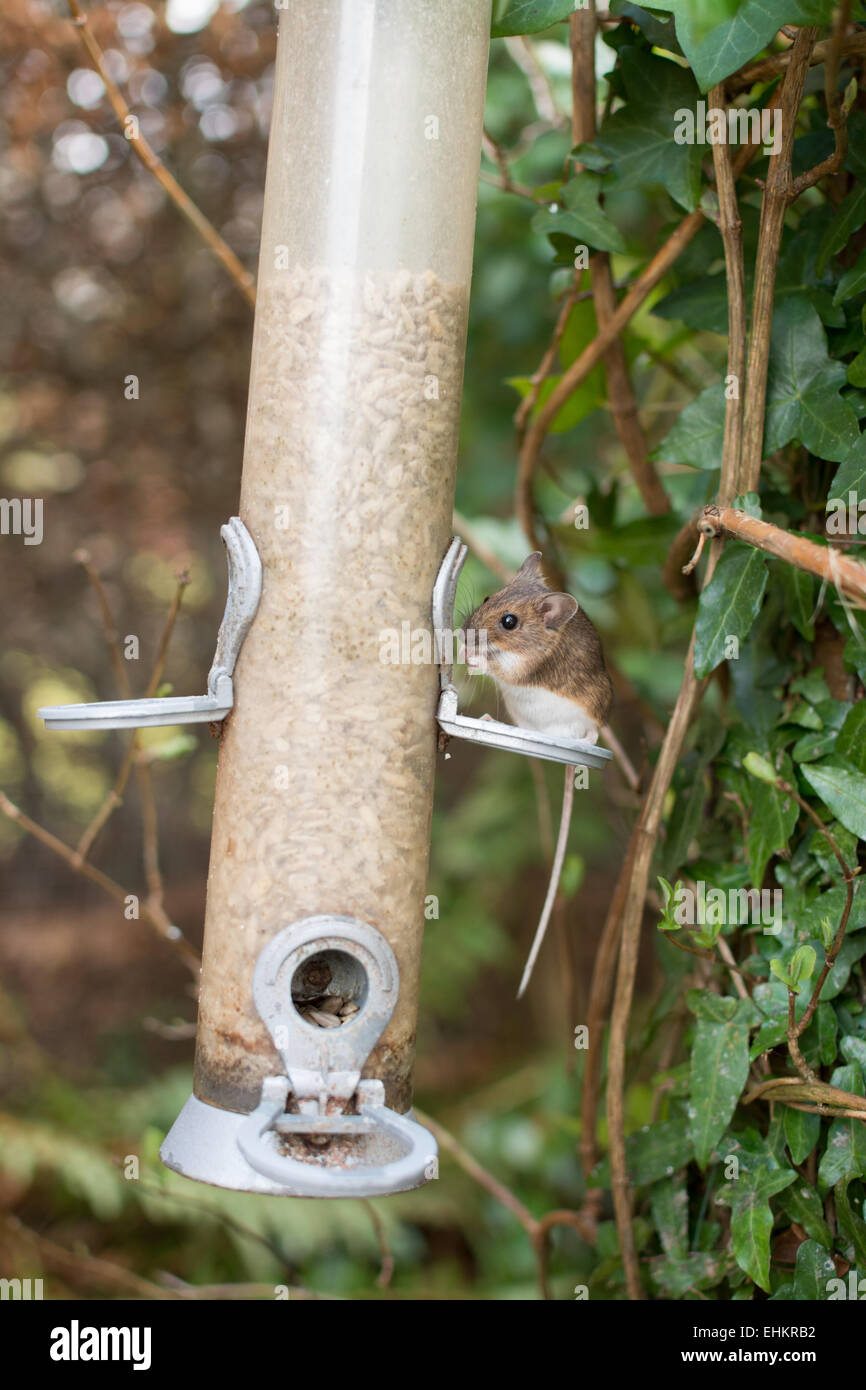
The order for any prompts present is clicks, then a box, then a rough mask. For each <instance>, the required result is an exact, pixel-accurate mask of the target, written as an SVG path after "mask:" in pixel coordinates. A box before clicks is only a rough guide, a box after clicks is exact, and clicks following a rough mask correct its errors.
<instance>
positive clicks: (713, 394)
mask: <svg viewBox="0 0 866 1390" xmlns="http://www.w3.org/2000/svg"><path fill="white" fill-rule="evenodd" d="M726 408H727V403H726V401H725V388H724V384H723V383H722V382H716V383H714V384H713V385H712V386H706V387H705V388H704V390H703V391H701V393H700V395H699V396H696V397H695V399H694V400H693V401H689V404H688V405H687V406H686V408H685V410H683V411H682V412H681V413H680V415H679V416H678V418H677V420H676V423H675V424H674V425H673V426H672V428H671V429H669V430H668V432H667V434H666V435H665V437H664V439H663V440H662V442H661V444H659V445H658V446H657V448H655V449H654V450H653V458H654V459H661V460H663V461H664V462H665V463H683V464H685V465H686V466H687V467H689V468H704V469H707V470H710V469H713V468H720V467H721V464H722V444H723V441H724V436H725V410H726Z"/></svg>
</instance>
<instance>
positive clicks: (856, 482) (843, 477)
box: [829, 432, 866, 501]
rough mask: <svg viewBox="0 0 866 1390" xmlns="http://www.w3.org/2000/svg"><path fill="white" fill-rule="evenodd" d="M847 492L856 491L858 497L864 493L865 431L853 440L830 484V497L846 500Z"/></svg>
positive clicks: (865, 478)
mask: <svg viewBox="0 0 866 1390" xmlns="http://www.w3.org/2000/svg"><path fill="white" fill-rule="evenodd" d="M849 492H856V493H857V495H858V496H860V497H862V496H863V495H864V493H866V432H864V433H863V434H860V435H858V436H857V438H856V439H855V440H854V442H853V444H852V445H851V447H850V449H849V450H848V452H847V453H846V454H845V457H844V458H843V459H842V466H841V467H840V468H837V469H836V472H835V474H834V476H833V481H832V483H831V484H830V492H829V496H830V497H840V498H842V499H843V500H845V501H847V497H848V493H849Z"/></svg>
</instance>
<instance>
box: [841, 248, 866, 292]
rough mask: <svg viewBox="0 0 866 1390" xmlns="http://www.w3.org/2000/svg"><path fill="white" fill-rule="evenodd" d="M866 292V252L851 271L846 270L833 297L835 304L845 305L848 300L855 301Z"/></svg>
mask: <svg viewBox="0 0 866 1390" xmlns="http://www.w3.org/2000/svg"><path fill="white" fill-rule="evenodd" d="M864 290H866V251H864V252H862V254H861V255H860V256H859V258H858V260H857V264H856V265H853V266H852V267H851V269H850V270H846V271H845V274H844V275H843V276H842V278H841V280H840V281H839V284H838V285H837V286H836V293H835V294H834V295H833V303H834V304H844V303H845V302H846V300H848V299H854V298H855V297H856V296H857V295H858V294H862V293H863V291H864Z"/></svg>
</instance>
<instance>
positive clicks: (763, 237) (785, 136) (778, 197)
mask: <svg viewBox="0 0 866 1390" xmlns="http://www.w3.org/2000/svg"><path fill="white" fill-rule="evenodd" d="M817 37H818V30H817V29H816V28H812V27H810V28H804V29H801V30H800V31H799V33H798V34H797V38H796V40H795V43H794V47H793V49H792V50H791V61H790V63H789V65H788V68H787V71H786V72H785V76H784V78H783V80H782V85H781V87H780V89H779V92H778V94H777V95H778V103H777V105H776V107H775V110H776V117H775V119H776V125H777V126H778V125H779V124H781V128H782V136H781V140H780V143H779V150H778V152H777V153H776V154H773V155H771V156H770V165H769V169H768V172H767V182H766V185H765V188H764V196H763V199H762V201H761V224H760V228H759V232H758V252H757V256H756V258H755V287H754V291H753V293H752V329H751V334H750V338H749V366H748V371H747V374H746V391H745V401H744V409H743V420H744V423H743V448H742V458H741V462H740V469H739V474H738V481H737V484H736V493H739V494H741V495H742V494H743V493H746V492H756V491H757V489H758V482H759V479H760V475H761V461H762V459H763V456H764V452H763V450H764V417H765V415H766V408H767V370H768V367H769V363H770V331H771V329H772V326H773V300H774V297H775V290H776V267H777V265H778V262H779V247H780V246H781V241H782V228H783V226H784V222H785V213H786V211H787V209H788V204H789V202H790V198H791V155H792V153H793V149H794V136H795V135H796V130H797V113H798V111H799V109H800V101H801V100H802V96H803V86H804V83H805V81H806V74H807V72H808V70H809V55H810V54H811V52H812V49H813V47H814V45H815V40H816V38H817ZM735 495H736V494H735ZM726 500H730V499H726Z"/></svg>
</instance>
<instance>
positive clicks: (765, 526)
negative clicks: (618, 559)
mask: <svg viewBox="0 0 866 1390" xmlns="http://www.w3.org/2000/svg"><path fill="white" fill-rule="evenodd" d="M697 525H698V528H699V530H700V531H702V532H703V533H704V534H705V535H711V536H718V535H722V534H724V535H728V536H733V537H734V538H735V539H736V540H740V541H746V542H747V544H748V545H753V546H755V547H756V548H757V549H758V550H763V551H765V552H766V554H768V555H774V556H776V558H777V559H779V560H785V561H786V562H787V563H788V564H789V565H794V566H796V568H797V569H801V570H805V571H806V573H807V574H815V575H817V576H818V578H819V579H822V580H823V581H824V582H825V583H827V584H833V585H835V587H836V588H837V589H838V590H839V591H840V593H842V594H844V596H845V597H846V598H847V599H849V600H850V601H851V602H852V603H854V604H855V605H856V606H857V607H858V608H866V565H863V564H861V563H860V561H859V560H855V559H853V558H852V557H851V556H849V555H844V554H840V552H839V551H838V550H836V549H835V548H834V547H832V546H825V545H818V544H817V543H816V542H815V541H810V540H807V538H806V537H805V536H799V535H797V534H796V533H795V532H791V531H784V530H783V529H782V527H781V526H774V525H773V524H772V523H771V522H769V521H761V520H759V519H758V518H757V517H754V516H749V514H748V513H747V512H743V511H740V510H739V508H734V507H727V506H721V507H704V508H703V510H702V511H701V512H700V513H699V514H698V519H697Z"/></svg>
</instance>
